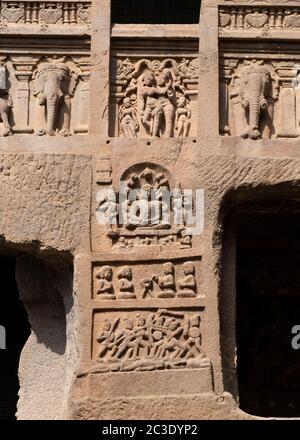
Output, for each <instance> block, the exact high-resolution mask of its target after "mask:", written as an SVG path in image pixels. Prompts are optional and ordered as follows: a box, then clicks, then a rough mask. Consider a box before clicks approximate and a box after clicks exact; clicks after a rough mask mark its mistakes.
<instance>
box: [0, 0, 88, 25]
mask: <svg viewBox="0 0 300 440" xmlns="http://www.w3.org/2000/svg"><path fill="white" fill-rule="evenodd" d="M90 10H91V2H89V1H86V0H83V1H81V2H65V1H46V2H45V1H35V2H20V1H18V2H17V1H1V5H0V20H1V24H2V25H15V24H17V23H21V24H25V25H41V26H42V28H43V26H46V27H47V26H48V25H50V26H53V25H64V24H72V25H74V24H75V25H76V24H80V25H89V24H90V22H91V12H90Z"/></svg>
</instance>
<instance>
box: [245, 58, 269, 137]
mask: <svg viewBox="0 0 300 440" xmlns="http://www.w3.org/2000/svg"><path fill="white" fill-rule="evenodd" d="M239 76H240V79H239V95H240V99H241V104H242V107H243V109H244V111H245V112H246V116H247V117H248V121H249V122H248V124H249V126H248V129H247V130H246V132H245V133H243V134H242V137H243V138H247V137H249V138H250V139H259V138H260V137H261V135H262V134H261V132H260V129H259V125H260V120H261V118H262V116H263V113H265V112H266V111H267V109H268V106H269V104H270V103H271V102H272V101H274V100H275V99H276V98H277V95H276V85H275V84H273V82H274V78H273V77H272V74H271V71H270V70H269V69H268V67H267V66H262V65H258V64H255V63H252V64H250V65H249V66H245V67H244V68H243V69H242V71H241V72H240V75H239Z"/></svg>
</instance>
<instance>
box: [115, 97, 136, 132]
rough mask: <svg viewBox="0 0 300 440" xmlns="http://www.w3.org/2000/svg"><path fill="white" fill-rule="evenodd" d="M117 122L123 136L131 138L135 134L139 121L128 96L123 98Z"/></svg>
mask: <svg viewBox="0 0 300 440" xmlns="http://www.w3.org/2000/svg"><path fill="white" fill-rule="evenodd" d="M119 123H120V129H121V133H123V135H124V136H125V137H128V138H133V137H136V136H137V131H138V129H139V122H138V118H137V114H136V110H135V108H134V106H133V105H132V104H131V101H130V98H124V99H123V105H122V106H121V108H120V113H119Z"/></svg>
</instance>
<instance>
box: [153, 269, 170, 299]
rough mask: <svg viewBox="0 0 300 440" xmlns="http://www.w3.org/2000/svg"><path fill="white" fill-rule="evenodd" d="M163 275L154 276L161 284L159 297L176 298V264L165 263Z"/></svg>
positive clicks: (154, 279) (159, 284) (158, 283)
mask: <svg viewBox="0 0 300 440" xmlns="http://www.w3.org/2000/svg"><path fill="white" fill-rule="evenodd" d="M162 270H163V275H162V276H157V275H154V276H153V281H155V282H156V283H157V285H158V286H159V289H160V292H159V293H158V295H157V297H158V298H174V297H175V289H176V287H175V277H174V272H175V269H174V266H173V264H172V263H164V264H163V266H162Z"/></svg>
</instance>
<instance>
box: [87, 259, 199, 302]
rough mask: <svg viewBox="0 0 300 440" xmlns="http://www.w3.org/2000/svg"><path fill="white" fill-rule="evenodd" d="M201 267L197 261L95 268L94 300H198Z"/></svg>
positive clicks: (98, 266)
mask: <svg viewBox="0 0 300 440" xmlns="http://www.w3.org/2000/svg"><path fill="white" fill-rule="evenodd" d="M200 265H201V262H200V260H199V259H197V260H194V259H193V260H186V261H185V260H179V261H178V260H176V261H173V262H170V261H167V262H163V263H161V262H157V263H154V262H153V263H151V264H150V263H149V264H144V265H140V264H131V265H130V266H129V265H124V266H122V265H120V264H119V265H116V264H114V265H109V264H107V265H105V264H104V265H95V266H94V270H93V287H94V299H95V300H98V301H100V300H142V299H144V300H152V299H173V298H199V297H203V295H201V292H200V285H199V284H200V282H201V280H200Z"/></svg>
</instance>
